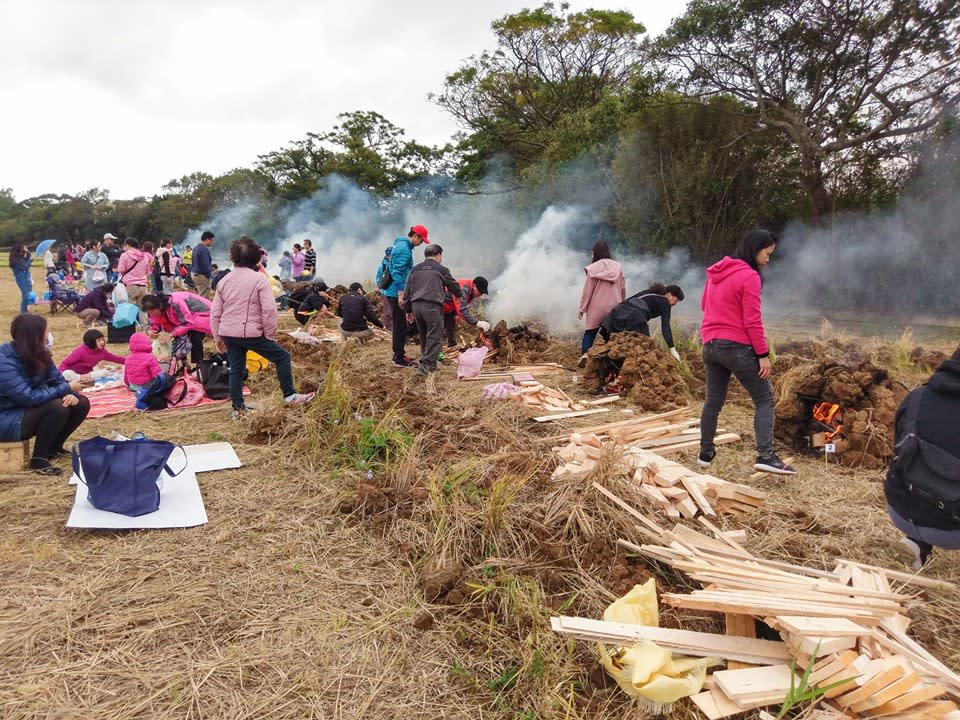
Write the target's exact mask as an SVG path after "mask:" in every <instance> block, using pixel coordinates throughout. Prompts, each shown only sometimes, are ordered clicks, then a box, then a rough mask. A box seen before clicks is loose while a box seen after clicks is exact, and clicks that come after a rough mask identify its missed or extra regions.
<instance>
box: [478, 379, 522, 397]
mask: <svg viewBox="0 0 960 720" xmlns="http://www.w3.org/2000/svg"><path fill="white" fill-rule="evenodd" d="M516 392H520V388H519V387H517V386H516V385H514V384H513V383H508V382H498V383H493V384H491V385H484V387H483V399H484V400H505V399H506V398H508V397H510V394H511V393H516Z"/></svg>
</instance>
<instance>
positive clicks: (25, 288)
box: [14, 273, 33, 313]
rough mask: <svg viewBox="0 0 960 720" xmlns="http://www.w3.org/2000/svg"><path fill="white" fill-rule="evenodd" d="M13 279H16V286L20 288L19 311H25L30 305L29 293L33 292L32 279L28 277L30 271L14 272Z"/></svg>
mask: <svg viewBox="0 0 960 720" xmlns="http://www.w3.org/2000/svg"><path fill="white" fill-rule="evenodd" d="M14 279H16V281H17V287H18V288H20V312H22V313H25V312H27V307H28V306H29V305H30V303H29V301H28V300H29V297H30V293H31V292H33V280H32V279H31V277H30V273H24V274H22V275H19V274H16V273H14Z"/></svg>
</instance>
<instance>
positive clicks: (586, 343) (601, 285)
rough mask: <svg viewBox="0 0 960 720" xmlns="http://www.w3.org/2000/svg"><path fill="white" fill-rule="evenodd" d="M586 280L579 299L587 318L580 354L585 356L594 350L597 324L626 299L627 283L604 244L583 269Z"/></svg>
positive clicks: (599, 243) (597, 245) (595, 248)
mask: <svg viewBox="0 0 960 720" xmlns="http://www.w3.org/2000/svg"><path fill="white" fill-rule="evenodd" d="M583 270H584V272H585V273H586V275H587V280H586V282H585V283H584V285H583V292H582V293H581V295H580V314H579V315H578V316H577V317H580V318H583V316H584V315H586V316H587V320H586V329H585V330H584V331H583V342H582V343H581V346H580V352H581V353H585V352H586V351H587V350H589V349H590V348H591V347H592V346H593V341H594V340H596V339H597V332H598V331H599V330H600V321H601V320H603V319H604V318H605V317H606V316H607V313H609V312H610V311H611V310H613V308H615V307H616V306H617V305H619V304H620V303H622V302H623V300H624V298H626V297H627V281H626V279H625V278H624V276H623V268H622V267H621V266H620V263H618V262H617V261H616V260H611V259H610V247H609V246H608V245H607V243H606V242H605V241H604V240H598V241H597V242H595V243H594V245H593V262H591V263H590V264H589V265H587V266H586V267H585V268H584V269H583Z"/></svg>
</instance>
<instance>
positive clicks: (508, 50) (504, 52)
mask: <svg viewBox="0 0 960 720" xmlns="http://www.w3.org/2000/svg"><path fill="white" fill-rule="evenodd" d="M568 7H569V6H568V5H567V4H566V3H563V4H561V5H560V6H559V12H557V11H556V10H555V6H554V4H553V3H550V2H548V3H545V4H544V5H542V6H541V7H539V8H537V9H535V10H522V11H520V12H518V13H516V14H513V15H505V16H504V17H502V18H500V19H499V20H496V21H494V23H493V24H492V28H493V32H494V34H495V35H496V38H497V49H496V50H494V51H493V52H484V53H482V54H481V55H480V56H479V57H471V58H470V60H469V61H468V62H467V63H466V64H465V65H464V66H463V67H461V68H460V69H459V70H457V71H456V72H455V73H453V74H451V75H449V76H448V77H447V79H446V81H445V83H444V89H443V91H442V92H441V93H440V94H439V95H436V96H432V99H433V100H434V101H435V102H436V103H437V104H438V105H440V107H442V108H444V109H445V110H447V111H448V112H449V113H451V114H452V115H453V116H454V117H455V118H456V119H457V120H458V121H459V122H460V123H461V124H462V125H463V126H464V127H465V128H466V129H468V130H469V131H472V132H473V133H474V134H476V135H479V136H481V137H480V138H477V139H476V140H475V141H472V142H471V143H469V144H468V145H467V146H466V149H467V150H472V151H474V152H478V151H479V152H480V153H485V154H486V156H487V157H488V158H490V157H493V156H494V155H495V154H496V153H497V152H500V151H506V152H507V153H509V154H510V156H511V157H512V159H513V160H514V161H515V162H516V163H517V164H518V165H519V166H521V167H522V166H525V165H529V164H531V163H533V162H536V161H537V160H538V159H539V158H540V156H541V155H542V154H543V152H544V151H545V150H546V149H547V148H548V147H549V146H550V141H551V138H550V136H549V135H550V131H551V130H552V129H553V128H554V127H555V126H556V125H557V124H558V123H560V122H561V121H562V120H563V119H564V118H565V117H567V116H569V115H571V114H575V113H577V112H580V111H587V110H589V109H590V108H593V107H595V106H596V105H597V104H599V103H601V102H603V101H604V99H605V98H606V97H607V96H608V95H609V94H610V93H611V92H616V91H618V90H619V89H620V88H622V87H623V86H625V85H626V83H627V82H628V80H629V79H630V78H631V76H632V75H633V74H634V72H635V65H636V63H637V62H638V60H639V45H638V41H639V36H640V35H641V34H642V33H644V32H645V29H644V27H643V25H641V24H640V23H638V22H636V21H635V20H634V18H633V15H632V14H631V13H629V12H627V11H604V10H585V11H583V12H579V13H569V14H568V13H567V10H568ZM593 139H594V138H593V137H591V141H592V140H593ZM606 139H608V138H606V137H605V138H602V140H606ZM491 140H492V141H491Z"/></svg>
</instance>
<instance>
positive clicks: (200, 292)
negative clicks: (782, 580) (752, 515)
mask: <svg viewBox="0 0 960 720" xmlns="http://www.w3.org/2000/svg"><path fill="white" fill-rule="evenodd" d="M214 241H215V236H214V234H213V233H212V232H209V231H207V232H204V233H203V234H202V236H201V239H200V242H199V243H198V244H197V245H196V246H195V247H193V248H190V247H189V246H186V247H185V248H184V250H183V252H182V254H180V253H178V252H177V250H176V249H175V248H174V247H173V244H172V243H171V242H170V241H166V240H165V241H161V242H160V243H159V247H158V248H157V249H156V250H154V248H153V246H152V244H151V243H150V242H144V243H142V244H141V243H140V242H139V241H138V240H137V239H136V238H132V237H127V238H126V239H125V240H124V241H123V244H122V246H120V245H118V244H117V243H118V238H116V237H115V236H113V235H112V234H111V233H107V234H106V235H104V237H103V240H102V242H90V243H88V244H87V246H86V247H85V248H83V251H82V252H81V251H80V250H79V249H78V248H76V247H71V246H69V245H66V246H65V247H63V248H61V250H60V252H59V253H58V255H57V256H54V255H53V253H52V251H51V249H50V248H47V249H46V251H45V252H44V253H43V258H44V268H45V270H46V271H47V272H48V276H55V277H57V278H58V281H59V279H61V278H68V277H71V276H72V277H73V278H75V279H76V280H78V281H80V282H82V284H83V287H84V290H85V292H84V293H83V294H82V295H80V296H78V299H77V301H76V304H75V311H76V314H77V317H78V318H79V319H80V321H81V322H82V323H83V325H84V326H85V329H86V331H85V332H84V334H83V338H82V342H81V344H80V345H78V346H77V347H76V348H75V349H73V350H72V351H71V352H70V353H69V354H68V355H67V356H66V357H64V358H63V360H62V361H61V362H60V363H59V365H58V364H57V363H55V362H54V359H53V355H52V352H51V349H52V344H53V343H52V338H51V336H50V334H49V332H48V329H47V322H46V319H45V318H44V317H43V316H41V315H38V314H32V313H30V312H28V309H29V300H30V293H32V292H33V288H32V281H31V275H30V268H31V265H32V261H33V254H32V253H31V251H30V249H29V248H28V247H25V246H24V245H22V244H14V246H13V247H12V248H11V250H10V267H11V270H12V272H13V276H14V279H15V281H16V283H17V286H18V288H19V289H20V292H21V304H20V313H19V314H18V315H17V316H16V317H14V319H13V322H12V323H11V326H10V334H11V341H10V342H7V343H6V344H3V345H0V441H12V440H25V439H29V438H33V440H34V443H33V451H32V456H31V458H30V468H31V469H33V470H35V471H37V472H40V473H44V474H50V475H55V474H59V473H60V472H61V470H60V468H58V467H57V466H55V465H53V464H52V462H51V461H52V460H54V459H55V458H57V457H58V456H61V455H64V454H66V452H67V451H66V450H65V449H64V443H65V442H66V440H67V438H68V437H69V436H70V435H71V434H72V433H73V432H75V431H76V430H77V428H78V427H79V426H80V424H81V423H82V422H83V420H84V419H85V418H86V416H87V413H88V412H89V409H90V403H89V400H88V399H87V397H86V396H85V395H84V394H83V393H82V392H81V391H82V388H83V387H84V385H85V384H87V383H89V382H91V378H92V377H93V375H94V374H95V373H96V372H97V371H98V368H99V367H101V366H102V365H103V364H104V363H110V364H114V365H115V366H118V367H119V366H122V367H123V377H124V382H125V383H126V385H127V386H128V387H129V388H130V389H131V390H133V391H135V392H137V393H143V392H148V391H150V390H151V389H152V388H153V387H154V386H155V385H156V384H157V380H158V377H160V376H162V375H164V374H165V373H166V372H168V368H165V367H164V366H163V365H162V364H161V362H160V361H159V360H158V358H157V355H156V344H157V343H158V342H159V343H160V344H168V345H169V346H170V354H171V355H172V357H173V358H174V359H175V360H176V361H180V362H182V363H183V367H184V368H185V371H190V370H191V369H193V368H196V367H197V366H199V365H200V363H201V362H203V361H204V342H205V340H206V339H207V338H210V339H212V343H213V345H214V346H215V347H216V350H217V351H218V352H220V353H223V354H225V355H226V357H227V361H228V364H229V368H230V375H229V396H230V399H231V405H232V416H233V417H234V418H237V417H240V416H242V415H243V414H244V413H246V412H247V411H248V410H249V407H250V406H249V404H248V403H247V402H246V401H245V399H244V396H243V383H244V375H245V370H246V359H247V353H249V352H253V353H257V354H258V355H260V356H262V357H263V358H265V359H266V360H267V361H269V362H271V363H273V364H274V366H275V368H276V373H277V379H278V382H279V386H280V392H281V395H282V397H283V401H284V402H285V403H286V404H287V405H300V404H304V403H307V402H309V401H310V400H311V399H312V398H313V393H300V392H298V391H297V389H296V385H295V383H294V378H293V372H292V364H291V358H290V354H289V353H288V352H287V351H286V350H285V349H284V348H283V347H282V346H281V345H280V344H278V343H277V342H276V333H277V328H278V318H279V312H280V310H281V309H285V308H287V307H289V308H291V309H292V310H293V316H294V317H295V318H296V319H297V320H298V321H299V322H300V323H302V324H305V323H308V322H309V321H310V320H311V319H313V318H315V317H321V318H327V317H330V318H333V317H337V318H339V323H340V331H341V333H342V336H343V337H344V339H351V340H356V341H359V342H365V341H367V340H369V339H370V338H371V337H372V336H373V335H374V332H373V330H371V326H373V327H377V328H381V329H386V330H388V331H389V332H390V334H391V356H392V358H391V359H392V362H393V364H394V365H395V366H398V367H401V368H416V371H417V373H418V374H420V375H422V376H429V375H430V374H432V373H434V372H436V370H437V367H438V362H439V361H440V359H441V358H442V353H443V349H444V347H445V345H446V347H450V346H453V345H456V327H457V322H459V321H462V322H465V323H468V324H470V325H474V326H476V327H477V328H478V329H479V330H481V331H484V332H486V331H488V330H490V325H489V323H487V322H486V321H485V320H482V319H480V318H478V317H477V316H476V315H475V314H474V313H473V312H472V311H471V309H470V306H471V304H472V303H474V301H476V300H477V299H479V298H482V297H484V296H486V295H487V292H488V282H487V280H486V278H484V277H482V276H477V277H474V278H469V279H456V278H455V277H454V276H453V275H452V273H451V272H450V270H449V269H448V268H447V267H446V266H445V265H444V264H443V249H442V248H441V247H440V246H439V245H437V244H436V243H431V241H430V239H429V232H428V230H427V228H426V227H424V226H423V225H414V226H412V227H410V229H409V231H408V232H407V233H406V234H405V235H401V236H399V237H397V238H396V239H395V240H394V242H393V245H392V246H390V247H387V248H386V249H385V251H384V254H383V258H382V260H381V262H380V265H379V267H378V268H377V270H376V283H377V286H378V288H379V290H380V292H381V293H382V295H383V298H384V303H383V318H382V319H381V318H380V317H378V315H377V313H376V311H375V309H374V307H373V304H372V303H371V302H370V300H369V298H368V297H367V294H366V292H365V290H364V288H363V286H362V285H361V283H359V282H354V283H352V284H351V285H350V286H349V289H348V290H347V292H346V293H345V294H342V295H341V296H340V297H339V299H338V302H337V303H336V312H335V313H334V312H333V311H332V309H331V308H332V298H331V295H330V293H329V292H328V291H329V290H330V288H328V286H327V285H326V283H324V282H323V280H321V279H319V278H318V277H317V260H316V252H315V251H314V249H313V246H312V243H311V242H310V241H309V240H304V241H303V243H302V244H301V243H297V244H294V245H293V247H292V249H291V250H289V251H284V252H283V254H282V256H281V258H280V261H279V267H280V275H279V277H271V276H269V275H268V274H267V270H266V262H267V255H266V253H265V251H264V250H263V249H262V248H260V247H258V246H257V244H256V242H255V241H254V240H252V239H251V238H248V237H240V238H238V239H237V240H234V241H233V242H232V243H231V244H230V248H229V255H230V260H231V263H232V267H231V268H229V269H224V270H220V269H219V268H218V267H217V265H215V264H214V263H213V262H212V256H211V246H212V245H213V243H214ZM421 245H422V246H425V248H424V253H423V255H424V257H423V260H422V261H421V262H419V263H417V262H415V260H414V251H415V250H416V248H418V247H420V246H421ZM776 246H777V237H776V235H774V234H773V233H771V232H769V231H767V230H762V229H755V230H751V231H750V232H748V233H746V235H745V236H744V237H743V239H742V240H741V242H740V243H739V245H738V246H737V248H736V249H735V250H734V252H733V253H732V254H731V255H729V256H727V257H724V258H722V259H721V260H719V261H718V262H716V263H715V264H713V265H711V266H710V267H708V268H707V269H706V283H705V286H704V289H703V293H702V295H701V301H700V306H701V310H702V320H701V323H700V337H701V340H702V358H703V364H704V368H705V376H706V397H705V401H704V404H703V408H702V412H701V417H700V451H699V454H698V458H697V461H698V463H699V464H700V465H701V466H702V467H708V466H710V464H711V463H712V462H713V460H714V459H715V457H716V452H717V451H716V447H715V445H714V442H713V441H714V436H715V434H716V429H717V424H718V418H719V415H720V413H721V411H722V409H723V406H724V404H725V402H726V396H727V391H728V388H729V383H730V378H731V376H733V377H736V378H737V380H738V381H739V382H740V383H741V385H743V387H744V388H745V390H746V391H747V392H748V393H749V395H750V397H751V399H752V401H753V404H754V437H755V442H756V451H757V457H756V461H755V463H754V467H755V468H756V469H758V470H762V471H765V472H771V473H779V474H785V475H791V474H794V473H795V472H796V471H795V469H794V468H793V467H791V466H790V465H788V464H786V463H785V462H784V461H783V460H781V459H780V458H779V456H778V455H777V454H776V452H775V449H774V439H773V428H774V411H773V390H772V386H771V382H770V378H771V375H772V372H773V365H772V362H771V359H770V348H769V345H768V343H767V339H766V333H765V330H764V326H763V317H762V315H763V313H762V307H761V291H762V288H763V272H762V271H763V268H764V267H765V266H766V265H767V264H768V263H769V262H770V259H771V257H772V256H773V254H774V252H775V250H776ZM584 273H585V282H584V287H583V291H582V293H581V299H580V306H579V316H580V318H581V319H583V320H584V325H585V330H584V333H583V337H582V339H581V351H582V352H583V353H587V352H588V351H589V350H590V348H591V347H592V346H593V344H594V343H595V342H596V338H597V337H598V336H600V337H603V338H605V339H606V338H609V337H610V336H611V335H613V334H615V333H620V332H638V333H641V334H643V335H646V336H649V335H650V327H649V323H650V321H651V320H654V319H656V318H660V326H661V333H662V336H663V339H664V342H665V344H666V346H667V350H668V352H669V353H670V354H671V355H672V356H673V357H674V358H675V359H676V360H680V355H679V352H678V351H677V349H676V347H675V343H674V338H673V332H672V329H671V310H672V309H673V308H674V307H675V306H676V304H677V303H679V302H681V301H683V299H684V292H683V290H682V289H681V288H680V287H679V286H677V285H664V284H660V283H655V284H653V285H651V286H650V287H649V288H647V289H645V290H642V291H640V292H637V293H635V294H633V295H630V296H629V297H628V296H627V291H626V281H625V276H624V272H623V268H622V266H621V265H620V263H618V262H617V261H615V260H613V258H612V257H611V252H610V248H609V246H608V245H607V243H605V242H603V241H599V242H597V243H595V244H594V246H593V248H592V257H591V262H590V263H589V264H587V265H586V266H585V268H584ZM283 283H287V285H288V287H289V286H290V285H291V284H293V289H292V290H290V291H289V292H278V286H282V284H283ZM51 287H53V284H51ZM118 287H121V288H122V289H123V291H124V294H123V298H124V300H126V301H128V302H130V303H132V304H133V305H135V306H136V311H137V312H138V314H139V319H140V321H141V323H142V325H143V327H144V332H134V333H133V334H132V335H131V337H130V339H129V343H128V345H129V351H130V352H129V354H128V355H126V356H124V355H116V354H113V353H111V352H110V351H108V350H107V349H106V338H105V337H104V334H103V333H102V332H101V331H100V330H98V329H97V328H96V326H97V325H102V324H105V323H108V322H110V321H111V319H112V318H113V314H114V307H115V302H114V301H115V300H116V294H115V293H116V292H117V290H118ZM278 296H279V297H278ZM414 332H415V334H416V336H417V337H418V338H419V344H420V357H419V358H418V359H417V360H414V359H412V358H411V357H409V356H408V355H407V354H406V346H407V343H408V339H409V338H410V337H411V336H412V334H413V333H414ZM191 366H192V368H191ZM138 397H139V396H138ZM958 417H960V349H958V350H957V352H955V353H954V355H953V356H952V357H951V358H950V359H949V360H948V361H946V362H944V363H943V364H942V365H941V366H940V367H939V368H938V369H937V371H936V372H935V373H934V375H933V377H931V379H930V382H929V383H928V384H927V385H925V386H923V387H921V388H918V389H917V390H915V391H913V392H912V393H911V394H910V395H909V396H908V397H907V399H906V400H905V401H904V402H903V404H902V405H901V406H900V408H899V410H898V412H897V416H896V427H895V432H896V448H895V453H896V454H895V457H894V460H893V462H892V463H891V466H890V469H889V471H888V474H887V480H886V484H885V491H886V496H887V501H888V512H889V515H890V517H891V520H892V522H893V524H894V525H895V526H896V527H897V528H898V529H900V530H901V531H902V532H903V533H904V534H905V535H906V539H905V541H904V542H905V543H906V544H907V546H908V547H909V548H910V549H911V551H912V552H913V554H914V564H915V566H916V567H920V566H922V565H923V564H924V563H925V562H927V560H928V559H929V557H930V555H931V552H932V549H933V547H935V546H940V547H946V548H960V491H958V490H957V489H956V487H957V485H956V482H955V481H956V477H957V473H960V447H958V446H957V443H956V438H955V433H954V432H953V431H952V429H951V428H952V427H953V425H952V424H951V422H952V421H954V420H956V419H958Z"/></svg>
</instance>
